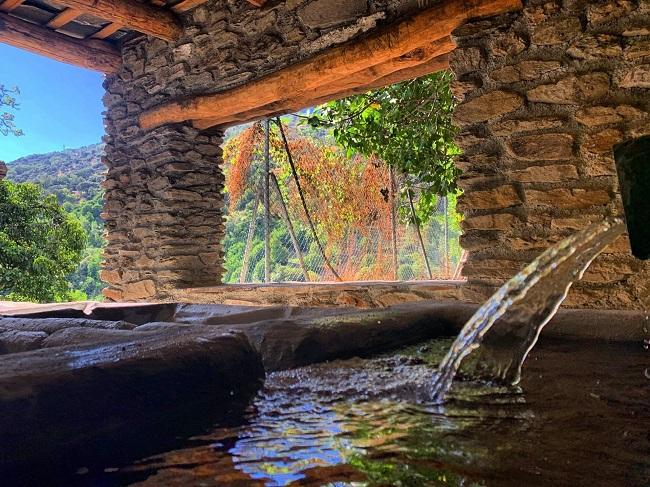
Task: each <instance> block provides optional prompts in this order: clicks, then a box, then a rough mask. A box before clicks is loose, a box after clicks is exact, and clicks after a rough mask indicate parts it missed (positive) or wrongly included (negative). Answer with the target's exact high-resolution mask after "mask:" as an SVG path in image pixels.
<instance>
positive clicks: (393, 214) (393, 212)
mask: <svg viewBox="0 0 650 487" xmlns="http://www.w3.org/2000/svg"><path fill="white" fill-rule="evenodd" d="M388 174H389V177H390V227H391V228H390V229H391V234H392V235H391V236H392V239H393V242H392V244H393V281H397V277H398V276H397V208H396V204H397V198H396V196H395V195H396V193H397V183H396V182H395V170H394V169H393V168H392V167H390V168H389V169H388Z"/></svg>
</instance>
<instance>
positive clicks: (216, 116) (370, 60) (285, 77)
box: [140, 0, 522, 129]
mask: <svg viewBox="0 0 650 487" xmlns="http://www.w3.org/2000/svg"><path fill="white" fill-rule="evenodd" d="M521 8H522V5H521V1H520V0H444V1H443V2H441V3H440V4H438V5H435V6H433V7H432V8H430V9H427V10H425V11H423V12H422V13H420V14H417V15H414V16H413V17H411V18H409V19H407V20H404V21H402V22H401V23H399V24H397V25H394V26H391V27H389V28H388V29H386V30H384V31H383V32H380V33H378V34H376V35H374V36H372V37H369V38H367V39H364V40H361V41H356V42H354V43H351V44H346V45H343V46H340V47H337V48H334V49H331V50H329V51H327V52H325V53H323V54H320V55H317V56H315V57H314V58H312V59H309V60H307V61H303V62H301V63H298V64H296V65H294V66H290V67H289V68H286V69H283V70H281V71H278V72H275V73H273V74H270V75H268V76H266V77H264V78H262V79H260V80H257V81H255V82H252V83H249V84H247V85H244V86H241V87H238V88H235V89H233V90H229V91H227V92H224V93H218V94H215V95H207V96H198V97H195V98H192V99H189V100H184V101H178V102H172V103H168V104H165V105H162V106H160V107H158V108H155V109H152V110H149V111H147V112H145V113H143V114H142V115H141V116H140V125H141V127H142V128H144V129H151V128H154V127H158V126H160V125H164V124H167V123H175V122H184V121H187V120H211V121H215V120H228V119H229V118H232V117H233V116H235V115H237V114H241V113H244V112H248V111H254V110H256V109H259V108H260V107H265V106H275V108H276V112H280V111H282V109H283V107H282V103H283V102H284V101H285V100H286V99H287V96H288V94H289V95H293V94H295V93H298V94H300V95H301V96H302V94H303V93H309V92H311V93H317V92H318V90H319V89H321V88H322V87H323V86H327V85H331V84H332V83H336V82H337V81H338V80H342V79H346V78H348V79H349V80H350V81H351V82H352V83H353V84H354V83H356V84H358V85H359V86H363V85H364V84H365V85H367V84H368V80H367V79H363V77H362V76H361V74H362V73H366V74H367V73H368V72H367V71H366V70H369V69H372V68H373V67H377V66H380V65H384V64H385V63H391V62H395V60H397V59H399V58H400V57H402V56H405V55H407V54H409V53H412V52H414V51H416V50H417V49H421V48H423V46H427V45H429V44H430V43H432V42H434V41H440V40H444V39H446V38H447V37H448V36H449V35H450V34H451V32H452V31H453V30H454V29H455V28H456V27H458V26H460V25H462V24H463V23H464V22H465V21H467V20H468V19H470V18H476V17H483V16H486V15H495V14H499V13H504V12H507V11H512V10H517V9H521ZM440 54H442V53H440ZM357 76H358V77H359V78H358V80H357V78H356V77H357ZM350 89H351V88H350ZM342 91H343V90H342Z"/></svg>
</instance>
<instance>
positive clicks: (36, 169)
mask: <svg viewBox="0 0 650 487" xmlns="http://www.w3.org/2000/svg"><path fill="white" fill-rule="evenodd" d="M103 150H104V145H103V144H94V145H88V146H86V147H80V148H79V149H66V150H63V151H60V152H50V153H48V154H34V155H31V156H26V157H21V158H20V159H16V160H15V161H12V162H10V163H8V164H7V167H8V174H7V179H8V180H10V181H14V182H17V183H26V182H30V183H38V184H40V185H41V186H43V188H44V189H45V191H47V192H48V193H54V194H56V195H57V196H58V198H59V201H61V202H62V203H63V202H65V201H83V200H90V199H93V197H94V196H95V195H96V193H97V192H98V191H100V183H101V182H102V180H103V179H104V172H105V171H106V168H105V167H104V165H103V164H102V162H101V155H102V153H103Z"/></svg>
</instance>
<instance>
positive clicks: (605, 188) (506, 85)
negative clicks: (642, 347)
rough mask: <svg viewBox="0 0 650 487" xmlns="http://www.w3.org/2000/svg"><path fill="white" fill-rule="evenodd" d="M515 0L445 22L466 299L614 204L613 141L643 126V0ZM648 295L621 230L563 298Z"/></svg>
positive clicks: (647, 15) (648, 106)
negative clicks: (514, 5)
mask: <svg viewBox="0 0 650 487" xmlns="http://www.w3.org/2000/svg"><path fill="white" fill-rule="evenodd" d="M524 7H525V8H524V10H523V11H521V12H516V13H512V14H507V15H502V16H498V17H494V18H491V19H488V20H481V21H476V22H472V23H469V24H466V25H464V26H462V27H460V28H459V29H457V30H456V31H455V32H454V38H455V40H456V42H457V44H458V49H457V50H456V51H455V52H453V53H452V55H451V61H450V63H451V68H452V70H453V71H454V73H455V76H456V78H457V81H456V82H455V83H454V87H453V88H454V92H455V96H456V97H457V99H458V100H459V102H460V103H459V106H458V108H457V110H456V114H455V121H456V124H457V125H458V126H459V127H460V128H461V133H460V135H459V137H458V143H459V145H460V146H461V147H462V149H463V150H464V151H465V152H464V154H463V155H462V156H461V157H460V158H459V161H458V164H459V166H460V168H461V169H462V170H463V171H464V172H463V175H462V176H461V179H460V186H461V188H462V189H463V190H464V191H465V193H464V196H463V197H462V198H461V200H460V203H459V208H460V210H461V211H462V212H463V213H464V214H465V221H464V223H463V228H464V235H463V236H462V240H461V244H462V246H463V247H464V248H465V249H466V250H468V251H469V258H468V262H467V264H466V266H465V269H464V274H465V276H467V278H468V280H469V283H468V286H467V289H466V297H468V298H469V299H471V300H475V301H478V300H481V299H483V298H485V297H486V296H488V295H489V294H490V293H491V292H493V291H494V290H495V289H496V287H497V286H499V285H500V284H502V283H503V282H504V281H505V280H507V279H508V278H510V277H511V276H512V275H514V274H515V273H516V272H517V271H519V270H520V269H521V268H522V267H523V266H524V264H525V263H527V262H530V261H531V260H532V259H533V258H534V257H536V256H537V255H538V254H539V253H540V252H541V251H543V250H544V249H546V248H548V247H549V246H550V245H552V244H553V243H555V242H557V241H559V240H560V239H562V238H564V237H566V236H568V235H569V234H571V233H573V232H575V231H577V230H579V229H581V228H583V227H585V226H586V225H588V224H589V223H590V222H592V221H595V220H598V219H602V218H603V217H605V216H606V215H610V214H620V213H621V212H622V207H621V203H620V198H619V196H618V193H617V192H618V185H617V177H616V172H615V166H614V161H613V157H612V145H613V144H615V143H617V142H619V141H622V140H624V139H626V138H630V137H635V136H639V135H642V134H647V133H650V116H649V113H650V29H649V28H648V26H650V1H648V0H638V1H637V0H609V1H591V2H590V1H580V0H565V1H564V2H561V1H547V2H540V1H533V0H529V1H524ZM649 296H650V266H649V264H647V263H643V262H640V261H637V260H635V259H634V258H633V257H632V256H631V255H630V252H629V247H628V242H627V239H626V238H621V239H620V240H618V241H617V242H616V243H615V244H614V245H613V246H612V247H611V248H609V249H608V250H606V252H605V253H604V255H602V256H601V257H599V258H598V259H597V260H596V261H595V262H594V264H593V265H592V266H591V268H590V269H589V271H588V272H587V273H586V275H585V278H584V280H583V282H582V283H580V284H579V285H577V286H575V289H574V290H573V291H572V293H571V294H570V296H569V299H568V301H567V304H568V305H571V306H579V307H606V308H638V307H642V306H644V305H646V306H647V305H648V304H650V303H648V301H649V300H650V298H649Z"/></svg>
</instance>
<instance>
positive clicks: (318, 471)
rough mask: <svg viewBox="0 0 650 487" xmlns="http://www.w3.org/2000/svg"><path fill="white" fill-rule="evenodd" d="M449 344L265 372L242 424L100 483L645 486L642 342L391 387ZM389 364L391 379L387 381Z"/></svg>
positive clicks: (564, 349)
mask: <svg viewBox="0 0 650 487" xmlns="http://www.w3.org/2000/svg"><path fill="white" fill-rule="evenodd" d="M448 345H449V343H448V342H446V343H442V344H438V345H435V344H434V345H433V346H429V347H414V348H412V349H411V350H406V351H405V352H404V354H403V356H400V357H392V358H380V359H376V360H351V361H342V362H333V363H330V364H322V365H315V366H312V367H306V368H304V369H301V370H298V371H290V372H285V373H276V374H272V375H271V376H270V377H269V378H268V379H267V383H266V386H265V388H264V390H263V391H262V392H261V393H260V394H259V395H258V397H257V398H256V400H255V402H254V404H253V405H252V407H251V409H250V410H249V411H248V414H247V417H248V419H247V421H246V423H245V424H239V425H236V424H235V425H232V426H220V427H215V428H214V429H212V430H211V431H210V432H208V433H207V434H206V435H204V436H201V437H196V438H193V439H192V440H188V441H187V442H186V445H185V447H183V448H181V449H179V450H174V451H171V452H167V453H163V454H161V455H158V456H155V457H150V458H147V459H144V460H141V461H139V462H135V463H133V464H132V465H129V466H126V467H122V468H120V469H119V470H118V471H115V472H110V473H106V472H104V473H103V475H104V477H103V480H105V481H104V482H102V485H112V484H111V482H112V483H113V484H116V483H121V484H127V483H135V482H139V484H138V485H146V486H160V485H163V486H167V485H169V486H171V485H179V486H180V485H183V486H186V485H205V486H216V485H228V486H246V487H248V486H253V487H255V486H321V485H331V486H339V485H340V486H343V485H345V486H353V485H370V486H392V485H402V486H414V487H415V486H417V487H419V486H425V485H451V486H478V485H505V486H513V487H514V486H517V487H520V486H522V485H549V486H551V485H552V486H554V487H555V486H558V485H607V486H610V485H630V486H635V485H639V486H640V485H644V482H645V481H646V480H647V479H648V478H650V477H649V474H650V456H648V455H645V454H644V453H643V452H650V439H649V438H648V435H647V432H648V431H649V430H650V401H649V396H648V381H647V380H646V379H645V377H644V375H643V370H644V369H645V368H646V367H647V355H644V354H646V353H647V352H646V351H645V350H643V349H642V347H638V348H639V349H638V350H637V349H634V348H631V347H629V346H622V345H607V346H605V345H598V344H597V343H587V345H588V346H586V345H585V343H577V342H576V343H550V344H548V345H546V346H542V347H541V348H540V349H536V351H535V352H534V353H533V356H532V357H531V360H530V361H529V363H528V365H527V370H526V374H524V381H523V383H522V385H521V389H520V390H517V389H509V388H494V387H487V386H485V385H481V384H478V383H475V382H459V383H457V386H456V387H454V389H453V392H452V395H451V396H450V400H449V401H448V402H447V403H446V404H444V405H430V406H422V405H417V404H416V403H413V402H412V401H409V400H405V398H404V397H399V394H401V393H403V392H404V391H407V392H408V391H410V390H411V389H410V388H408V387H405V388H402V389H399V388H396V386H395V384H396V383H397V382H399V381H400V380H401V381H402V382H407V381H410V380H419V378H420V377H422V380H425V379H424V376H425V374H424V373H420V370H426V371H428V373H429V374H430V373H431V368H430V366H429V365H427V362H428V361H432V362H434V363H435V362H437V361H438V360H439V359H440V355H441V351H440V350H444V349H446V348H447V347H448ZM567 364H571V366H570V367H567ZM389 373H390V374H392V377H396V378H397V379H396V381H394V382H389V383H388V384H382V383H381V381H380V380H379V378H380V377H383V376H384V374H389ZM427 379H428V378H427ZM522 391H525V392H522ZM98 484H100V483H99V482H95V483H90V482H89V483H88V484H86V485H98Z"/></svg>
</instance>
